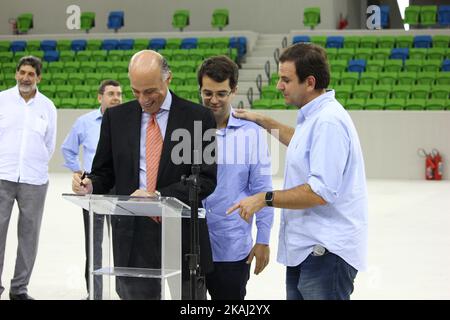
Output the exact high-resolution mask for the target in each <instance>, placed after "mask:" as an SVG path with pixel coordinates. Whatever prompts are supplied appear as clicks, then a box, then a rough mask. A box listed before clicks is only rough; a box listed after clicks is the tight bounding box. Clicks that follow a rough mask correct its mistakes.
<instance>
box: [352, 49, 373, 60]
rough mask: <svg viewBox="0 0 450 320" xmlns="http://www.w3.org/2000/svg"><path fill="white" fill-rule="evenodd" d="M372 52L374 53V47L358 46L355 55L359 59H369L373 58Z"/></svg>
mask: <svg viewBox="0 0 450 320" xmlns="http://www.w3.org/2000/svg"><path fill="white" fill-rule="evenodd" d="M372 53H373V49H372V48H358V49H356V51H355V54H354V57H355V59H357V60H359V59H362V60H366V61H368V60H369V59H371V58H372Z"/></svg>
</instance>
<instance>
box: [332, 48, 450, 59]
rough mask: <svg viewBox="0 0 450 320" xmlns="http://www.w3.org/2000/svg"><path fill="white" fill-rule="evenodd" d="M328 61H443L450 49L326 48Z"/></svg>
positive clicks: (448, 54) (449, 54)
mask: <svg viewBox="0 0 450 320" xmlns="http://www.w3.org/2000/svg"><path fill="white" fill-rule="evenodd" d="M325 51H326V53H327V58H328V59H329V60H340V59H342V60H351V59H364V60H386V59H402V60H406V59H444V58H446V57H449V58H450V48H428V49H427V48H411V49H409V48H391V49H390V48H375V49H373V48H358V49H355V48H342V49H337V48H326V49H325Z"/></svg>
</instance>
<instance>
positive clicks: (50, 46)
mask: <svg viewBox="0 0 450 320" xmlns="http://www.w3.org/2000/svg"><path fill="white" fill-rule="evenodd" d="M41 50H42V51H55V50H56V40H42V41H41Z"/></svg>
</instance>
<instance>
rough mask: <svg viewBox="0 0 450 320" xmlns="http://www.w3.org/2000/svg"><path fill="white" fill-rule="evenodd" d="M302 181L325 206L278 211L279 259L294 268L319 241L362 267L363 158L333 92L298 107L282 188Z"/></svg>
mask: <svg viewBox="0 0 450 320" xmlns="http://www.w3.org/2000/svg"><path fill="white" fill-rule="evenodd" d="M305 183H308V184H309V185H310V186H311V188H312V190H313V191H314V192H315V193H317V194H318V195H320V196H321V197H322V198H323V199H324V200H325V201H326V202H327V204H326V205H324V206H316V207H313V208H308V209H304V210H292V209H283V210H282V216H281V222H280V233H279V245H278V257H277V260H278V262H280V263H282V264H284V265H286V266H297V265H299V264H300V263H302V262H303V261H304V260H305V259H306V258H307V256H308V255H309V254H310V253H311V252H312V249H313V246H314V245H316V244H320V245H322V246H324V247H326V248H327V249H328V250H329V251H330V252H332V253H334V254H336V255H338V256H340V257H341V258H342V259H344V260H345V261H346V262H347V263H349V264H350V265H351V266H353V267H354V268H356V269H357V270H364V269H365V268H366V255H367V229H368V227H367V224H368V204H367V187H366V177H365V170H364V160H363V155H362V151H361V146H360V142H359V138H358V134H357V132H356V129H355V127H354V125H353V122H352V120H351V118H350V116H349V114H348V112H347V111H346V110H345V109H344V108H343V107H342V105H341V104H340V103H339V102H338V101H337V100H336V99H335V98H334V91H329V92H326V93H324V94H322V95H320V96H319V97H317V98H316V99H314V100H313V101H311V102H309V103H308V104H306V105H305V106H304V107H302V108H301V109H300V110H299V111H298V118H297V126H296V129H295V133H294V136H293V137H292V140H291V141H290V143H289V146H288V149H287V153H286V169H285V183H284V189H290V188H294V187H296V186H299V185H302V184H305Z"/></svg>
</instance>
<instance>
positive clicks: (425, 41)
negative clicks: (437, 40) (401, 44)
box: [413, 36, 433, 48]
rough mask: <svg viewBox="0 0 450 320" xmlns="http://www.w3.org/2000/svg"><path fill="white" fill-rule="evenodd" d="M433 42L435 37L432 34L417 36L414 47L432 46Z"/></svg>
mask: <svg viewBox="0 0 450 320" xmlns="http://www.w3.org/2000/svg"><path fill="white" fill-rule="evenodd" d="M432 42H433V39H432V38H431V36H415V37H414V42H413V47H414V48H430V47H431V44H432Z"/></svg>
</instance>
